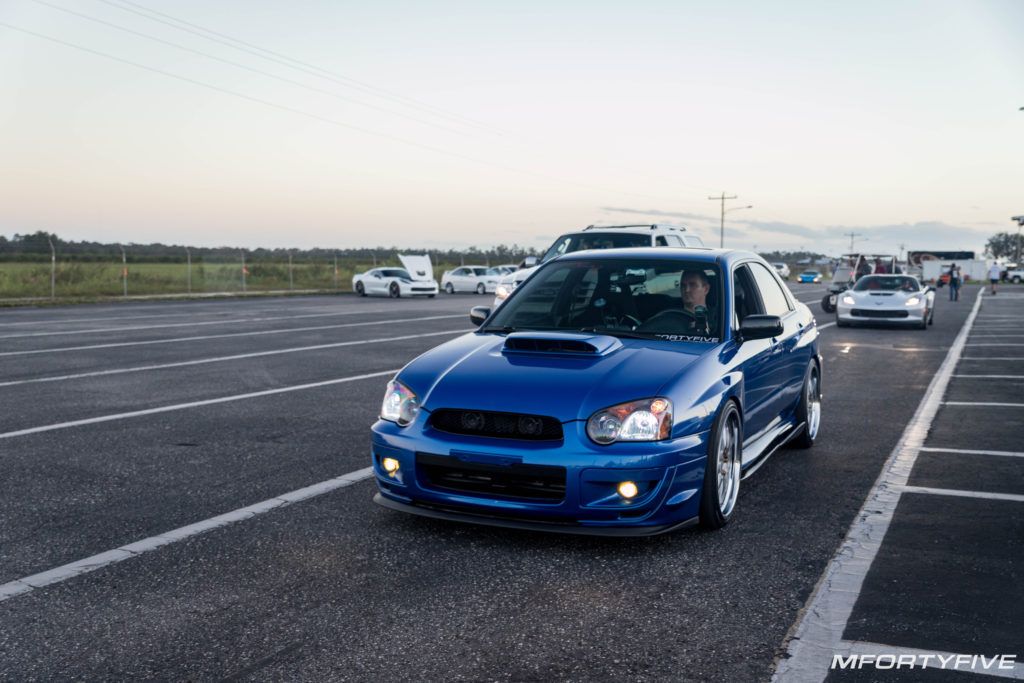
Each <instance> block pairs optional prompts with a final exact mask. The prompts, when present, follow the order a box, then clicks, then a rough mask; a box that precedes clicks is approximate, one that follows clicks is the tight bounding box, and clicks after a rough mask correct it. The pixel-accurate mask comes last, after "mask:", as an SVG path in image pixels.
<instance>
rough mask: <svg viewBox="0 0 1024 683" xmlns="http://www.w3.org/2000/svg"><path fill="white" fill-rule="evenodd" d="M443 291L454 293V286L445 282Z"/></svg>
mask: <svg viewBox="0 0 1024 683" xmlns="http://www.w3.org/2000/svg"><path fill="white" fill-rule="evenodd" d="M444 291H445V292H446V293H448V294H454V293H455V287H453V286H452V283H450V282H449V283H448V284H446V285H445V286H444Z"/></svg>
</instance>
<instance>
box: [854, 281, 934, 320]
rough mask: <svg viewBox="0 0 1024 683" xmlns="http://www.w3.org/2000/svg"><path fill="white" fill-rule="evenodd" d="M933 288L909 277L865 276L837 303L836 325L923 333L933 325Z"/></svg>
mask: <svg viewBox="0 0 1024 683" xmlns="http://www.w3.org/2000/svg"><path fill="white" fill-rule="evenodd" d="M934 305H935V288H934V287H930V286H929V287H925V286H922V285H921V283H920V282H919V281H918V279H917V278H916V277H911V276H909V275H865V276H864V277H862V278H861V279H859V280H857V284H855V285H854V286H853V287H852V288H851V289H848V290H846V291H845V292H842V293H841V294H839V298H838V300H837V301H836V325H837V326H838V327H846V326H848V325H853V324H857V323H888V324H899V325H913V326H914V327H919V328H921V329H922V330H925V329H928V325H930V324H931V323H933V322H934V321H935V309H934Z"/></svg>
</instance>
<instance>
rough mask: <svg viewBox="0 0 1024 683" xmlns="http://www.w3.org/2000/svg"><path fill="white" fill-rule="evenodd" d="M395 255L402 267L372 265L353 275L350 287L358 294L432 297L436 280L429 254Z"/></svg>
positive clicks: (435, 291)
mask: <svg viewBox="0 0 1024 683" xmlns="http://www.w3.org/2000/svg"><path fill="white" fill-rule="evenodd" d="M398 259H399V260H400V261H401V262H402V265H403V266H405V268H388V267H382V268H374V269H372V270H368V271H366V272H365V273H358V274H356V275H353V276H352V291H354V292H355V293H356V294H358V295H359V296H368V295H370V294H380V295H387V296H390V297H392V298H398V297H400V296H426V297H434V296H435V295H436V294H437V281H436V280H435V279H434V275H433V272H434V269H433V266H431V264H430V257H429V256H427V255H426V254H424V255H422V256H409V255H405V254H400V255H399V256H398Z"/></svg>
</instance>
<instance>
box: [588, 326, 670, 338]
mask: <svg viewBox="0 0 1024 683" xmlns="http://www.w3.org/2000/svg"><path fill="white" fill-rule="evenodd" d="M578 331H579V332H588V333H590V334H607V335H609V336H612V337H622V338H624V339H661V337H659V336H658V335H656V334H650V333H647V332H634V331H632V330H616V329H613V328H610V327H581V328H580V329H579V330H578Z"/></svg>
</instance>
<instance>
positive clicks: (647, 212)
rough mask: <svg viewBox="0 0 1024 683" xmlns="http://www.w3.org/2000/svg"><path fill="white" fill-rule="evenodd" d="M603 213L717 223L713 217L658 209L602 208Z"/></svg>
mask: <svg viewBox="0 0 1024 683" xmlns="http://www.w3.org/2000/svg"><path fill="white" fill-rule="evenodd" d="M601 210H602V211H611V212H614V213H631V214H635V215H639V216H665V217H666V218H685V219H687V220H691V221H717V220H718V219H717V218H715V217H712V216H704V215H701V214H699V213H686V212H684V211H660V210H658V209H627V208H624V207H618V206H602V207H601Z"/></svg>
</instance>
